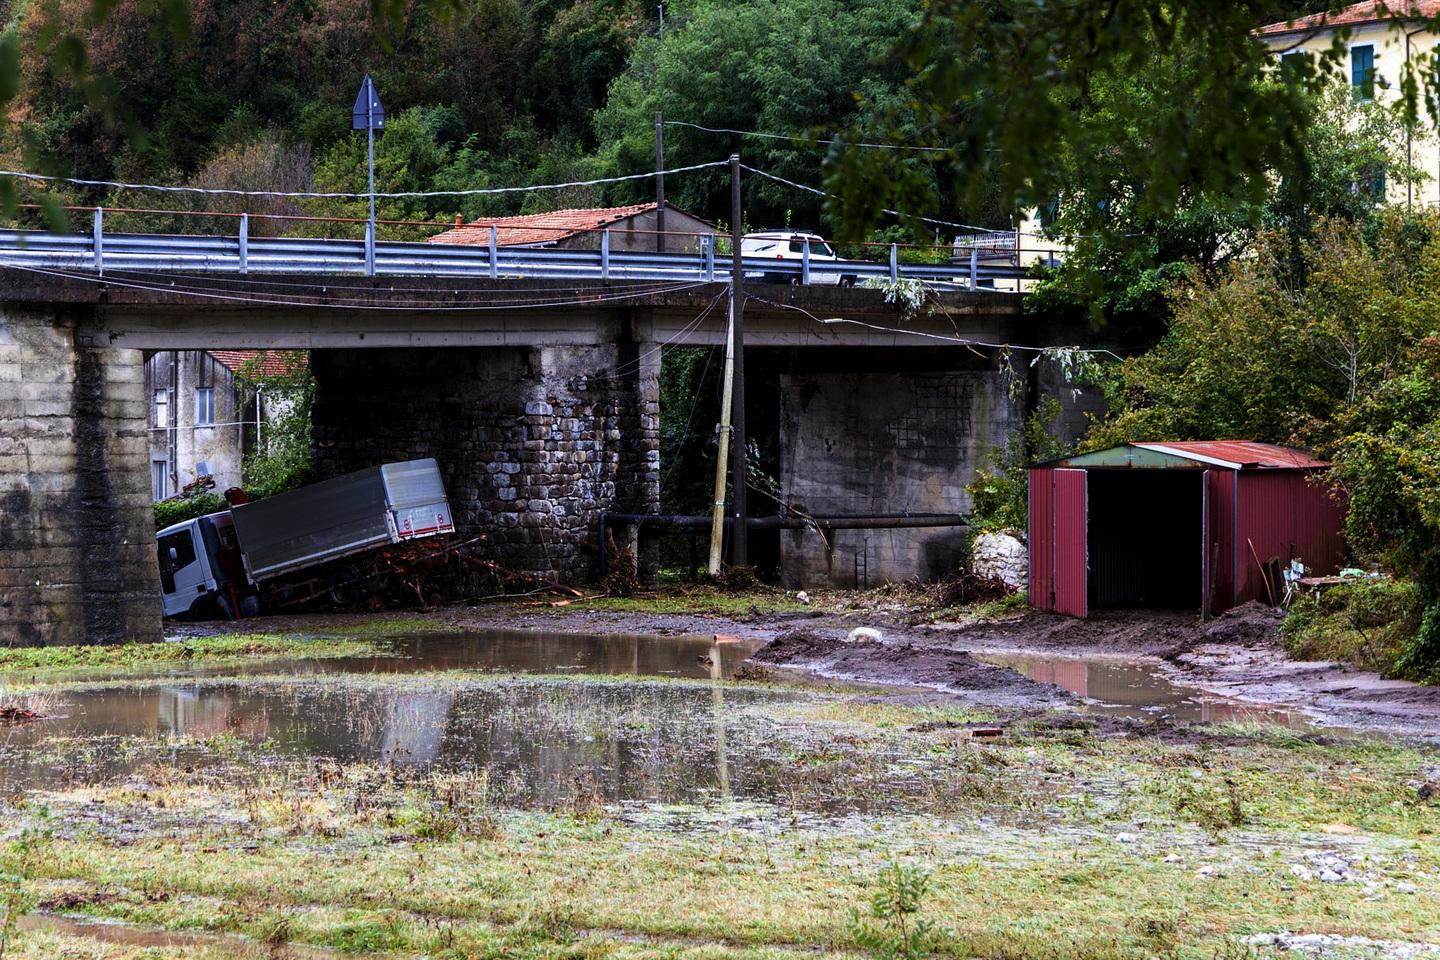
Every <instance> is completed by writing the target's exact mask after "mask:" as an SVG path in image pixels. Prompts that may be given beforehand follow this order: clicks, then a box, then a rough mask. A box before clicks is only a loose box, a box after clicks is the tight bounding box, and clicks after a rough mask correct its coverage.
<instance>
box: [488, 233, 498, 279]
mask: <svg viewBox="0 0 1440 960" xmlns="http://www.w3.org/2000/svg"><path fill="white" fill-rule="evenodd" d="M497 246H499V244H498V243H497V242H496V240H495V224H493V223H492V224H490V279H491V280H494V279H495V278H496V277H498V276H500V270H499V267H498V266H497V265H496V263H495V248H496V247H497Z"/></svg>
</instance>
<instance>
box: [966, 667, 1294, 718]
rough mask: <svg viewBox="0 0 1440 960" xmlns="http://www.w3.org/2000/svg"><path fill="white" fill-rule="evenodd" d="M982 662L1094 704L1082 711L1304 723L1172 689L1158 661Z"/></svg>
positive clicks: (1279, 712)
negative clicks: (1155, 662)
mask: <svg viewBox="0 0 1440 960" xmlns="http://www.w3.org/2000/svg"><path fill="white" fill-rule="evenodd" d="M977 657H978V658H979V659H981V660H984V661H985V662H987V663H993V664H996V665H997V666H1002V667H1008V668H1010V669H1011V670H1014V671H1016V672H1017V673H1022V674H1024V675H1025V676H1027V677H1029V678H1030V679H1032V680H1037V681H1039V682H1041V683H1053V684H1055V685H1056V686H1058V687H1061V688H1062V689H1065V690H1068V691H1070V692H1071V693H1075V694H1079V695H1080V696H1082V697H1087V698H1089V699H1091V700H1093V701H1096V702H1095V703H1093V704H1091V705H1090V706H1089V707H1088V709H1090V710H1094V711H1097V712H1101V713H1110V714H1117V715H1120V716H1129V717H1155V716H1164V717H1168V718H1169V719H1172V720H1178V721H1182V722H1187V723H1193V722H1203V723H1241V722H1263V723H1272V724H1282V725H1286V726H1305V725H1306V720H1305V719H1304V718H1303V717H1301V716H1299V715H1298V714H1295V713H1294V712H1292V711H1289V710H1284V709H1281V708H1277V707H1267V706H1261V705H1257V704H1248V703H1242V702H1239V701H1235V700H1223V699H1219V698H1216V697H1208V696H1205V695H1204V694H1201V693H1199V692H1197V691H1195V690H1190V689H1186V688H1184V687H1177V686H1176V685H1175V684H1173V683H1171V682H1170V681H1169V680H1167V679H1165V677H1164V676H1162V675H1161V673H1160V668H1159V665H1158V664H1149V663H1134V662H1126V661H1117V660H1085V659H1078V658H1069V657H1054V658H1046V657H1010V656H1003V655H981V654H977Z"/></svg>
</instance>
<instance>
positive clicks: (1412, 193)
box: [1258, 0, 1440, 206]
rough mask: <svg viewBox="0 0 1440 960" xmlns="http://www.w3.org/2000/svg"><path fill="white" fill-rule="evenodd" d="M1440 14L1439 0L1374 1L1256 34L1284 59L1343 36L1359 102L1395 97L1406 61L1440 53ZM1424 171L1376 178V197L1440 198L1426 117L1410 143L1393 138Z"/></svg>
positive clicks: (1415, 65)
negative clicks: (1393, 179)
mask: <svg viewBox="0 0 1440 960" xmlns="http://www.w3.org/2000/svg"><path fill="white" fill-rule="evenodd" d="M1437 14H1440V0H1410V2H1406V0H1399V2H1395V0H1391V2H1389V3H1388V4H1387V3H1381V2H1377V0H1371V2H1367V3H1357V4H1354V5H1352V6H1349V7H1344V8H1342V9H1340V10H1337V11H1334V12H1332V13H1317V14H1312V15H1311V16H1308V17H1300V18H1298V19H1295V20H1290V21H1285V22H1281V23H1272V24H1269V25H1267V26H1264V27H1261V28H1260V29H1259V31H1258V35H1259V36H1260V38H1261V39H1262V40H1263V41H1264V42H1265V44H1266V45H1267V46H1269V48H1270V51H1271V52H1272V53H1273V54H1274V55H1275V56H1276V58H1277V59H1279V60H1280V62H1281V64H1282V65H1283V63H1284V61H1285V58H1287V57H1292V56H1297V55H1298V56H1303V55H1306V54H1309V55H1312V56H1318V55H1319V54H1321V53H1323V52H1325V51H1327V50H1329V49H1330V48H1331V47H1332V45H1333V44H1334V43H1335V41H1336V38H1337V36H1338V37H1340V39H1341V42H1342V43H1343V44H1344V47H1345V62H1344V65H1343V69H1344V75H1345V79H1346V81H1347V82H1348V83H1349V85H1350V90H1351V94H1352V96H1354V97H1355V99H1356V100H1358V101H1376V102H1379V103H1394V102H1397V101H1399V100H1400V98H1401V92H1400V91H1401V79H1402V75H1403V73H1404V70H1405V64H1406V63H1409V64H1410V65H1411V68H1412V69H1414V70H1416V71H1417V74H1416V75H1417V77H1418V76H1421V75H1422V74H1420V73H1418V71H1420V70H1421V69H1422V68H1424V67H1426V66H1427V65H1428V64H1429V63H1430V62H1431V61H1432V60H1433V58H1434V57H1435V56H1436V54H1437V53H1440V34H1437V33H1435V32H1434V31H1432V30H1431V29H1430V21H1431V20H1432V19H1433V18H1434V17H1435V16H1436V15H1437ZM1395 146H1396V147H1397V148H1398V149H1399V150H1400V151H1402V152H1403V153H1404V154H1405V155H1406V156H1407V157H1408V158H1409V162H1410V166H1412V167H1414V168H1417V169H1418V170H1419V171H1420V172H1421V174H1422V176H1421V178H1420V179H1419V180H1418V182H1415V183H1389V184H1385V183H1377V184H1375V185H1373V188H1374V189H1375V191H1376V193H1377V199H1379V200H1384V201H1386V202H1389V203H1408V204H1410V205H1412V206H1422V205H1429V204H1433V203H1436V202H1437V201H1440V140H1437V138H1436V131H1435V124H1434V122H1433V121H1431V120H1429V119H1426V118H1424V114H1423V108H1422V119H1420V120H1419V121H1417V122H1416V124H1415V125H1414V126H1413V128H1412V129H1410V130H1408V131H1407V135H1406V142H1405V143H1403V144H1396V145H1395Z"/></svg>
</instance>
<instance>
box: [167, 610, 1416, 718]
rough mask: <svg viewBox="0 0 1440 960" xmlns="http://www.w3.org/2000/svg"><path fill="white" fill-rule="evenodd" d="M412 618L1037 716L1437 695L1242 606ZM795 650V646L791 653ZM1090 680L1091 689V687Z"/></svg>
mask: <svg viewBox="0 0 1440 960" xmlns="http://www.w3.org/2000/svg"><path fill="white" fill-rule="evenodd" d="M424 618H425V619H429V620H434V621H436V622H439V623H444V624H449V625H453V626H454V627H456V628H458V629H463V630H477V629H508V630H515V631H520V632H523V633H539V634H542V635H545V634H554V633H556V632H576V631H579V632H596V631H599V632H614V633H629V634H649V635H656V636H675V635H687V634H688V635H692V636H714V635H721V636H734V637H738V638H741V639H743V640H745V641H748V642H751V643H755V644H757V645H758V644H761V643H768V642H771V641H775V640H776V639H777V638H781V637H784V638H787V639H786V640H784V641H783V642H782V643H781V644H780V645H778V646H777V647H775V648H773V649H771V650H770V651H769V652H767V653H764V654H761V655H760V659H761V660H762V661H764V662H766V663H768V664H771V665H774V666H786V667H793V668H800V669H805V670H811V671H814V672H816V673H818V674H819V675H821V676H826V677H832V678H836V679H847V680H857V681H872V682H878V683H885V684H900V685H910V686H914V687H917V688H920V689H928V690H941V691H944V690H948V691H950V692H951V693H952V694H953V695H955V696H957V697H958V698H960V699H961V700H963V701H964V702H968V703H973V704H976V705H981V706H1005V707H1017V708H1019V707H1031V708H1034V709H1045V708H1048V707H1051V706H1053V705H1054V704H1055V703H1057V702H1059V701H1063V700H1066V699H1070V700H1074V699H1075V695H1078V696H1079V697H1080V698H1086V699H1090V700H1095V701H1101V702H1104V703H1108V704H1112V705H1116V706H1119V707H1122V708H1123V707H1137V708H1144V707H1146V706H1155V705H1156V703H1154V702H1152V703H1145V702H1143V701H1144V700H1145V698H1146V696H1147V694H1145V693H1143V692H1142V691H1141V690H1140V688H1148V689H1150V690H1151V694H1150V695H1149V696H1152V697H1155V698H1156V699H1158V700H1159V701H1162V702H1163V703H1162V704H1161V705H1164V704H1171V705H1175V706H1177V707H1181V706H1182V705H1183V702H1184V701H1189V703H1190V706H1184V707H1183V708H1182V709H1179V711H1178V713H1177V712H1175V711H1171V712H1170V713H1171V715H1172V716H1176V717H1178V718H1183V719H1209V718H1223V717H1233V718H1237V719H1269V720H1274V721H1279V722H1285V723H1293V722H1299V721H1303V722H1310V723H1314V724H1317V725H1320V726H1326V727H1341V728H1346V729H1355V730H1368V731H1373V732H1379V733H1388V734H1393V735H1398V736H1412V737H1427V738H1436V739H1440V687H1426V686H1421V685H1417V684H1412V683H1407V682H1404V681H1393V680H1386V679H1384V678H1382V677H1380V676H1378V675H1376V674H1373V673H1367V672H1365V671H1361V670H1357V669H1355V668H1352V667H1348V666H1345V665H1343V664H1333V663H1297V662H1295V661H1291V660H1290V659H1289V658H1288V657H1287V655H1286V654H1285V651H1284V648H1283V645H1282V644H1281V641H1280V638H1279V632H1278V631H1279V624H1280V621H1281V619H1282V616H1281V615H1280V614H1279V613H1278V612H1277V611H1275V610H1272V609H1270V608H1266V607H1264V606H1262V605H1260V604H1254V603H1251V604H1246V605H1245V606H1243V607H1240V608H1238V609H1236V610H1233V611H1230V612H1229V613H1227V614H1225V615H1223V616H1221V617H1219V618H1216V619H1215V620H1214V621H1212V622H1210V623H1208V624H1200V623H1199V622H1197V620H1196V618H1195V617H1194V616H1192V615H1188V614H1182V613H1171V612H1165V611H1136V612H1123V611H1122V612H1115V611H1107V612H1103V613H1100V614H1097V615H1096V616H1094V617H1091V618H1090V619H1087V620H1076V619H1074V618H1070V617H1061V616H1055V615H1052V614H1044V613H1039V612H1035V611H1030V612H1027V613H1024V614H1019V615H1016V616H1013V617H1008V618H1005V619H1000V620H993V621H979V622H962V623H944V622H941V623H915V622H914V620H915V619H916V618H915V617H914V616H913V611H912V610H910V609H908V608H906V607H904V606H903V605H901V604H891V605H881V606H879V607H875V608H871V609H863V610H852V611H845V612H835V611H830V610H820V609H816V610H807V611H798V612H785V613H767V612H762V611H759V610H755V611H753V612H752V613H750V614H746V615H742V616H738V617H737V616H714V615H699V614H686V613H679V614H677V613H672V612H659V613H646V612H613V611H597V610H587V609H584V608H583V607H576V606H574V605H569V606H566V607H560V608H557V607H553V606H550V605H549V604H535V605H523V604H497V605H487V606H480V607H451V608H444V609H440V610H435V611H431V612H429V613H427V614H425V615H424ZM351 619H352V618H349V617H346V616H323V615H322V616H318V617H300V618H272V619H261V620H257V621H252V622H250V625H249V626H247V627H246V629H256V628H257V627H258V628H259V629H296V628H298V629H324V627H325V625H326V624H327V623H345V622H351ZM857 626H868V627H873V628H876V629H879V630H880V631H881V633H882V635H883V640H882V642H881V643H879V644H864V643H862V644H847V643H843V641H844V640H845V638H846V636H847V635H848V634H849V632H850V630H852V629H853V628H855V627H857ZM216 628H217V627H216V625H190V626H189V627H188V628H186V629H187V630H190V631H195V630H197V629H198V630H200V631H202V632H203V631H210V630H214V629H216ZM220 629H236V628H235V627H234V626H233V625H227V626H224V627H221V628H220ZM796 637H806V638H808V639H807V640H806V641H805V642H803V643H802V642H798V641H796V640H795V639H794V638H796ZM1109 661H1121V662H1124V663H1126V664H1128V665H1129V669H1130V670H1131V671H1132V674H1131V679H1130V680H1128V681H1126V683H1125V684H1123V686H1124V687H1129V688H1132V689H1131V690H1130V692H1129V694H1128V695H1124V696H1117V695H1116V694H1117V693H1123V692H1124V691H1123V690H1121V686H1122V685H1120V684H1117V683H1113V682H1108V681H1106V680H1105V679H1104V677H1103V675H1104V673H1105V671H1106V669H1107V667H1106V666H1105V664H1106V663H1107V662H1109ZM996 664H999V665H1002V666H1010V667H1017V668H1018V674H1017V673H1016V672H1013V671H1009V670H1003V669H1000V670H997V669H995V665H996ZM1111 669H1112V670H1113V669H1118V668H1111ZM1092 674H1093V675H1094V677H1096V678H1097V679H1099V680H1100V683H1099V685H1098V686H1097V685H1096V684H1095V683H1093V682H1092V680H1091V679H1090V677H1091V675H1092ZM1111 679H1115V678H1114V677H1112V678H1111ZM1157 691H1158V693H1157ZM1176 691H1178V693H1177V692H1176ZM1151 712H1152V713H1153V712H1154V711H1151Z"/></svg>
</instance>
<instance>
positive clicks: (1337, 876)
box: [1320, 867, 1345, 883]
mask: <svg viewBox="0 0 1440 960" xmlns="http://www.w3.org/2000/svg"><path fill="white" fill-rule="evenodd" d="M1320 882H1321V883H1344V882H1345V874H1343V873H1339V872H1337V871H1335V870H1331V869H1329V868H1328V867H1327V868H1326V869H1324V870H1321V871H1320Z"/></svg>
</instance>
